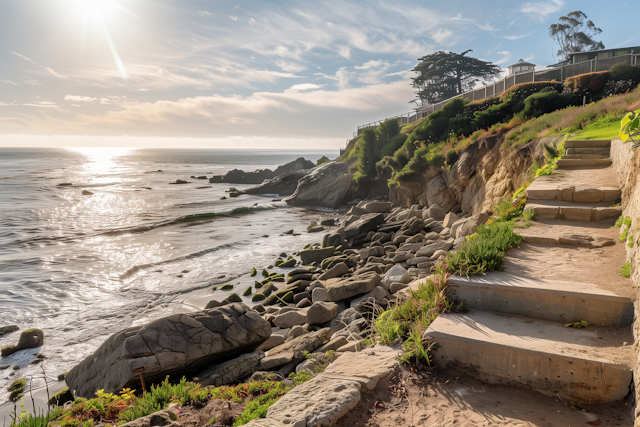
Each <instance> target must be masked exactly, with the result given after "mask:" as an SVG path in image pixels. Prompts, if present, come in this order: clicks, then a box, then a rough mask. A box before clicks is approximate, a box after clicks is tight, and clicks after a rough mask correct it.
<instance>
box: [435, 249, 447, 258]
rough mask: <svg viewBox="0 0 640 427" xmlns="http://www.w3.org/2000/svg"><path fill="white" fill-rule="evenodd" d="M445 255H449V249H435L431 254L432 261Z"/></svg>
mask: <svg viewBox="0 0 640 427" xmlns="http://www.w3.org/2000/svg"><path fill="white" fill-rule="evenodd" d="M445 255H447V251H443V250H442V249H440V250H438V251H435V252H434V254H433V255H432V256H431V261H435V260H437V259H440V257H443V256H445Z"/></svg>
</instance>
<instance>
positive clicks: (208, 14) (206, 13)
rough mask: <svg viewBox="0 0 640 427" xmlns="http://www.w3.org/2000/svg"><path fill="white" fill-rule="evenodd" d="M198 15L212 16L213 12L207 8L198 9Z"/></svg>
mask: <svg viewBox="0 0 640 427" xmlns="http://www.w3.org/2000/svg"><path fill="white" fill-rule="evenodd" d="M198 15H200V16H211V13H210V12H207V11H206V10H199V11H198Z"/></svg>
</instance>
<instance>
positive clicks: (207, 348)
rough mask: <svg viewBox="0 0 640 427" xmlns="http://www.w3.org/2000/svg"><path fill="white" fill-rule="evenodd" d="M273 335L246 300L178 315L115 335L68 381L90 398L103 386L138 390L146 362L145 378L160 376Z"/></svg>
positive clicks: (214, 360)
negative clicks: (140, 373) (245, 303)
mask: <svg viewBox="0 0 640 427" xmlns="http://www.w3.org/2000/svg"><path fill="white" fill-rule="evenodd" d="M270 335H271V326H270V325H269V322H267V321H266V320H265V319H263V318H262V317H261V316H260V315H259V314H258V313H256V312H255V311H252V310H251V309H249V307H247V306H246V305H244V304H239V303H233V304H229V305H226V306H224V307H219V308H215V309H211V310H203V311H199V312H196V313H188V314H173V315H170V316H167V317H162V318H160V319H157V320H155V321H153V322H151V323H149V324H147V325H144V326H134V327H131V328H127V329H124V330H122V331H120V332H117V333H116V334H114V335H112V336H111V337H109V338H108V339H107V340H106V341H105V342H104V343H103V344H102V345H101V346H100V347H99V348H98V349H97V350H96V351H95V352H94V353H93V354H92V355H90V356H89V357H87V358H86V359H85V360H83V361H82V362H80V364H78V365H77V366H76V367H74V368H73V369H72V370H71V371H70V372H69V374H68V375H67V379H66V381H67V384H68V385H69V388H70V389H71V390H73V391H75V395H76V396H82V397H87V398H91V397H93V396H95V393H96V391H97V390H99V389H104V390H105V392H107V393H116V392H119V391H120V390H122V389H123V388H136V389H139V388H140V383H139V381H140V376H139V374H138V373H136V372H134V370H135V369H137V368H140V367H143V366H146V370H145V371H144V377H145V380H146V381H148V382H154V381H161V380H163V379H164V378H165V376H167V375H170V374H177V375H183V374H188V373H193V372H197V371H198V370H201V369H203V368H205V367H207V366H210V365H211V364H213V363H218V362H220V361H224V360H226V359H228V358H229V357H232V356H234V355H237V354H239V353H243V352H247V351H253V350H254V349H255V348H256V347H258V346H259V345H260V344H262V343H263V342H264V341H266V340H267V339H268V338H269V336H270Z"/></svg>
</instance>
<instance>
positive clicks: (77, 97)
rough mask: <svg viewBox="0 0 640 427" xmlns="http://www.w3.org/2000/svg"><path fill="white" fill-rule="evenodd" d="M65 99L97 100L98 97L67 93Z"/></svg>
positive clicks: (79, 100) (75, 100)
mask: <svg viewBox="0 0 640 427" xmlns="http://www.w3.org/2000/svg"><path fill="white" fill-rule="evenodd" d="M64 99H65V101H74V102H95V101H97V100H98V98H92V97H90V96H79V95H65V97H64Z"/></svg>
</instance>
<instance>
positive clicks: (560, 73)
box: [353, 53, 640, 138]
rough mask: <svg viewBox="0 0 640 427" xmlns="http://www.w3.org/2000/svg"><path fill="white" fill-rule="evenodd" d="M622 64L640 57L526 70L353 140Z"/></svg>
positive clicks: (638, 60)
mask: <svg viewBox="0 0 640 427" xmlns="http://www.w3.org/2000/svg"><path fill="white" fill-rule="evenodd" d="M621 63H626V64H629V65H640V54H639V55H636V54H633V53H631V54H629V55H620V56H614V57H612V58H606V59H591V60H589V61H585V62H579V63H577V64H570V65H563V66H562V67H558V68H550V69H547V70H542V71H524V72H521V73H517V74H512V75H510V76H507V77H505V78H504V79H502V80H500V81H497V82H495V83H492V84H491V85H489V86H485V87H484V88H482V89H475V90H472V91H469V92H465V93H463V94H462V95H458V96H455V97H453V98H449V99H447V100H445V101H441V102H438V103H437V104H431V105H425V106H423V107H420V108H417V109H416V110H415V111H412V112H409V113H405V114H401V115H398V116H394V117H387V118H385V119H384V120H378V121H376V122H372V123H367V124H366V125H362V126H358V130H357V131H356V132H354V133H353V137H354V138H355V137H356V136H357V135H360V133H362V131H363V130H364V129H366V128H370V127H377V126H378V125H380V123H382V122H384V121H385V120H389V119H398V121H399V122H400V124H408V123H413V122H415V121H416V120H419V119H421V118H423V117H426V116H428V115H429V114H431V113H433V112H434V111H438V110H439V109H441V108H442V107H444V105H445V104H446V103H447V102H449V101H451V100H453V99H456V98H464V99H468V100H469V101H478V100H480V99H485V98H491V97H492V96H496V95H500V94H501V93H502V92H504V91H505V90H507V89H509V88H510V87H512V86H515V85H517V84H520V83H529V82H545V81H551V80H556V81H558V82H563V81H565V80H566V79H568V78H569V77H573V76H577V75H578V74H585V73H594V72H596V71H606V70H608V69H610V68H611V67H613V66H614V65H616V64H621Z"/></svg>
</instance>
